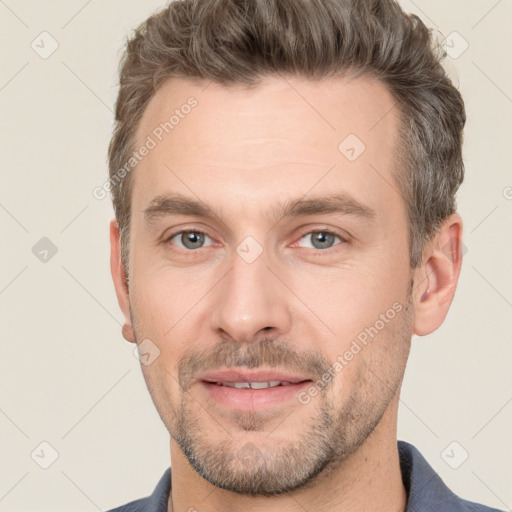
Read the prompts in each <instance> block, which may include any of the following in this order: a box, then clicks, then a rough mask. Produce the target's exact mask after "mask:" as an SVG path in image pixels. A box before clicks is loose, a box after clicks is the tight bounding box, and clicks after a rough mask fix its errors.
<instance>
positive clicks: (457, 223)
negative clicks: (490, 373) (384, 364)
mask: <svg viewBox="0 0 512 512" xmlns="http://www.w3.org/2000/svg"><path fill="white" fill-rule="evenodd" d="M462 229H463V222H462V219H461V217H460V215H458V214H457V213H454V214H453V215H450V217H448V218H447V219H446V220H445V221H444V222H443V224H442V226H441V228H440V230H439V232H438V233H437V235H436V236H435V237H434V239H433V240H432V241H431V242H430V243H429V244H428V245H427V247H426V248H425V250H424V253H423V263H422V265H421V267H420V268H418V269H416V272H415V283H414V289H415V293H414V304H415V322H414V334H417V335H418V336H425V335H426V334H430V333H431V332H434V331H435V330H436V329H438V328H439V327H440V325H441V324H442V323H443V322H444V319H445V318H446V315H447V314H448V310H449V308H450V305H451V303H452V300H453V297H454V295H455V289H456V287H457V282H458V280H459V275H460V269H461V266H462V247H463V244H462Z"/></svg>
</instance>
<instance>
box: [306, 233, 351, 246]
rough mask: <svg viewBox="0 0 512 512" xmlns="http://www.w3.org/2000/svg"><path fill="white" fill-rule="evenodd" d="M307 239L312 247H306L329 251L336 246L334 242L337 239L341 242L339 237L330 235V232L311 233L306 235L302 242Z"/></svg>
mask: <svg viewBox="0 0 512 512" xmlns="http://www.w3.org/2000/svg"><path fill="white" fill-rule="evenodd" d="M307 238H309V239H310V240H311V241H310V244H311V245H307V246H306V247H313V248H314V249H329V248H330V247H332V246H333V245H335V243H334V242H335V241H336V239H338V240H341V238H340V237H339V236H338V235H335V234H334V233H329V232H328V231H311V233H307V234H306V235H304V236H303V237H302V238H301V240H305V239H307ZM302 247H304V246H302Z"/></svg>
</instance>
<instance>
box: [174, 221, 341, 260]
mask: <svg viewBox="0 0 512 512" xmlns="http://www.w3.org/2000/svg"><path fill="white" fill-rule="evenodd" d="M183 233H199V234H202V235H205V236H208V237H209V238H210V239H211V240H212V241H213V238H212V237H211V236H210V235H208V233H207V232H206V231H203V230H202V229H181V230H180V231H176V232H174V233H173V234H171V235H169V236H168V237H166V239H165V240H164V243H165V244H170V245H173V244H171V240H172V239H173V238H174V237H176V236H177V235H181V234H183ZM312 233H324V234H328V235H333V236H335V237H337V238H339V239H340V241H339V242H338V243H337V244H335V245H333V246H332V247H328V248H327V249H315V248H310V247H302V249H308V251H309V253H310V254H313V255H314V256H322V255H327V254H332V252H333V251H337V250H338V248H339V246H342V245H346V244H349V243H350V241H349V239H348V237H346V236H343V235H341V234H340V233H338V232H336V231H334V230H332V229H330V228H321V227H320V228H315V229H309V230H307V231H304V232H302V233H301V234H300V236H299V237H298V239H297V241H296V242H294V245H295V244H297V243H298V242H299V241H300V240H301V239H302V238H304V237H305V236H306V235H310V234H312ZM174 248H175V250H178V251H182V250H183V251H185V252H187V253H195V252H198V251H199V249H204V247H200V248H199V249H182V248H181V247H176V246H174Z"/></svg>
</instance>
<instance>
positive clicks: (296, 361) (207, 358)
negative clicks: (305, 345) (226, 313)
mask: <svg viewBox="0 0 512 512" xmlns="http://www.w3.org/2000/svg"><path fill="white" fill-rule="evenodd" d="M223 367H228V368H237V367H244V368H251V369H253V368H260V367H262V368H263V367H264V368H279V369H280V370H288V371H290V372H293V371H296V372H297V373H300V374H306V375H310V376H311V378H312V379H313V380H317V379H321V378H322V376H323V375H324V374H325V373H327V372H328V370H329V368H330V367H331V364H330V363H329V361H328V360H327V359H326V358H325V357H324V356H323V355H322V354H320V353H319V352H315V351H313V350H304V351H297V350H295V349H294V348H293V343H292V342H284V341H282V340H280V339H277V338H272V337H266V338H262V339H261V340H260V341H258V342H254V343H250V344H249V343H240V342H237V341H235V340H232V339H228V338H221V341H220V343H219V344H218V345H217V346H215V347H214V348H212V349H202V350H195V349H193V348H189V349H188V350H187V351H186V352H185V354H184V356H183V357H182V358H181V359H180V361H179V363H178V380H179V385H180V387H181V388H182V389H183V390H184V391H187V390H188V389H189V387H190V386H191V385H192V384H193V382H194V381H195V379H196V375H197V374H198V373H199V372H201V373H202V372H204V371H206V370H216V369H220V368H223Z"/></svg>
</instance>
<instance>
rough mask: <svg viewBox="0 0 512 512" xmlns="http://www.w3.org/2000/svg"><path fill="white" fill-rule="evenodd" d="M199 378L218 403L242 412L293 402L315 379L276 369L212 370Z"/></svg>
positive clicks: (210, 395)
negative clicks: (256, 370)
mask: <svg viewBox="0 0 512 512" xmlns="http://www.w3.org/2000/svg"><path fill="white" fill-rule="evenodd" d="M199 381H200V384H201V387H202V388H203V389H204V391H205V392H206V393H207V394H208V395H209V398H210V399H213V401H214V402H215V403H217V404H218V405H221V406H224V407H227V408H229V409H236V410H238V411H255V410H259V409H262V408H268V407H270V406H273V405H277V404H280V403H283V402H285V401H289V400H291V399H293V398H296V397H297V394H298V393H300V392H301V391H302V390H304V389H305V388H307V387H308V386H310V385H311V383H312V382H313V381H312V379H311V378H309V377H307V376H300V375H291V374H287V373H284V372H275V371H273V372H272V371H258V372H239V371H223V372H210V373H208V374H205V375H203V376H201V377H200V379H199Z"/></svg>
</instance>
